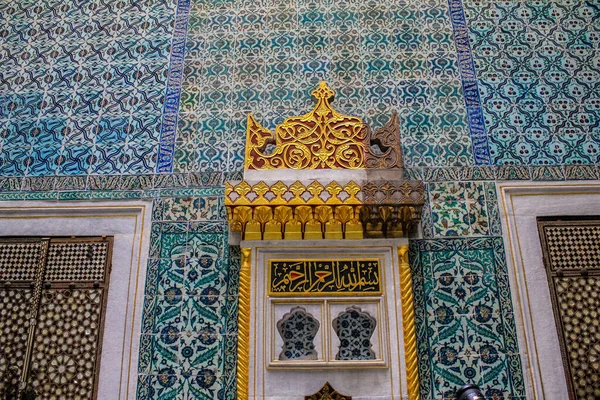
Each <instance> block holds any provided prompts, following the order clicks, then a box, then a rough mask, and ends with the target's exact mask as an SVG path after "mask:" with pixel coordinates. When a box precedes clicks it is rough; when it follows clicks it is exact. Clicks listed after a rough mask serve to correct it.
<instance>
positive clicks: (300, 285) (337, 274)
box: [269, 259, 381, 296]
mask: <svg viewBox="0 0 600 400" xmlns="http://www.w3.org/2000/svg"><path fill="white" fill-rule="evenodd" d="M379 294H381V270H380V260H379V259H364V260H355V259H353V260H350V259H345V260H344V259H333V260H331V259H330V260H326V259H325V260H314V259H313V260H297V259H296V260H270V262H269V295H271V296H319V295H352V296H361V295H363V296H372V295H379Z"/></svg>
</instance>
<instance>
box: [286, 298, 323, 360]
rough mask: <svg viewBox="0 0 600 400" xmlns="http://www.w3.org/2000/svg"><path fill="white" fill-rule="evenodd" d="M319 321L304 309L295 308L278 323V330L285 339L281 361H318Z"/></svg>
mask: <svg viewBox="0 0 600 400" xmlns="http://www.w3.org/2000/svg"><path fill="white" fill-rule="evenodd" d="M319 325H320V324H319V321H317V320H316V318H315V317H313V316H312V315H310V313H308V312H307V311H306V309H305V308H303V307H294V308H292V309H291V310H290V312H289V313H287V314H285V315H284V316H283V318H282V319H281V320H279V322H277V330H278V331H279V334H280V335H281V337H282V338H283V349H282V351H281V353H280V354H279V359H280V360H316V359H317V357H318V355H317V352H316V350H315V344H314V340H315V336H316V335H317V332H318V331H319Z"/></svg>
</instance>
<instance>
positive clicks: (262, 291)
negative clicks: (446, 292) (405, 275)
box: [240, 239, 408, 400]
mask: <svg viewBox="0 0 600 400" xmlns="http://www.w3.org/2000/svg"><path fill="white" fill-rule="evenodd" d="M407 244H408V240H407V239H368V240H283V241H242V242H241V243H240V245H241V247H247V248H251V249H252V256H251V257H252V258H251V271H252V276H251V284H250V286H251V287H250V290H251V302H250V338H249V347H250V357H249V360H250V365H249V377H248V378H249V382H248V383H249V393H248V398H249V399H260V400H284V399H285V400H301V399H304V396H305V395H308V394H312V393H316V392H317V391H318V390H320V389H321V387H322V386H323V384H324V383H325V381H329V383H330V384H331V385H332V386H333V387H334V388H335V389H336V390H338V392H340V393H342V394H346V395H349V396H352V398H353V399H355V400H396V399H405V398H406V397H407V396H408V391H407V381H406V355H405V352H404V335H403V326H402V306H401V302H400V280H399V261H398V254H397V246H401V245H407ZM340 252H343V254H350V253H351V254H360V256H361V257H364V256H367V257H382V259H383V260H384V261H385V266H384V268H383V269H382V270H383V273H384V275H385V277H384V288H385V289H384V290H385V292H386V294H385V295H384V296H382V297H383V303H382V304H383V307H384V308H385V309H386V310H387V314H386V311H383V314H384V315H387V320H386V324H387V328H388V329H389V332H388V333H387V335H386V338H385V340H386V341H387V343H386V344H385V347H386V348H387V350H386V351H387V352H388V353H387V360H388V361H387V366H385V365H383V366H382V365H379V366H375V365H373V366H371V367H366V364H367V363H368V361H367V362H364V361H361V362H359V363H360V364H358V365H356V366H355V367H354V368H350V367H347V368H345V369H341V368H339V369H317V368H315V367H310V368H308V369H293V370H291V369H276V370H274V369H270V368H269V367H268V364H269V358H270V355H269V353H270V350H269V344H268V343H267V341H266V340H261V338H265V337H266V336H267V331H268V328H267V326H268V325H269V324H268V323H267V321H266V320H265V317H266V315H267V313H268V311H267V309H268V307H269V305H270V302H269V300H270V299H269V297H268V296H267V292H266V285H267V274H266V271H265V267H264V266H265V264H264V263H265V260H266V259H267V258H269V257H270V256H273V255H275V256H276V257H280V256H281V255H282V254H287V255H289V256H290V257H294V258H297V257H298V256H299V255H302V254H307V253H311V254H319V255H324V256H327V255H331V254H340ZM340 300H341V299H340ZM365 300H366V299H365ZM260 342H262V343H260ZM361 364H362V365H363V366H362V367H361Z"/></svg>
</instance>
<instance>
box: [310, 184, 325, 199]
mask: <svg viewBox="0 0 600 400" xmlns="http://www.w3.org/2000/svg"><path fill="white" fill-rule="evenodd" d="M324 189H325V188H324V187H323V185H321V184H320V183H319V181H313V182H312V183H311V184H310V185H308V186H307V187H306V190H308V192H309V193H310V194H311V195H312V197H311V198H310V200H308V202H307V203H308V204H323V203H324V201H323V199H321V198H320V197H319V195H320V194H321V193H322V192H323V190H324Z"/></svg>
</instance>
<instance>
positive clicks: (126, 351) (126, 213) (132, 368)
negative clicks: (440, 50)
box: [0, 200, 152, 400]
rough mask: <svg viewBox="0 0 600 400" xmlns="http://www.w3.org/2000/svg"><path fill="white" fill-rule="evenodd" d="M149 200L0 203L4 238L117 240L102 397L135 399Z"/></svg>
mask: <svg viewBox="0 0 600 400" xmlns="http://www.w3.org/2000/svg"><path fill="white" fill-rule="evenodd" d="M151 210H152V202H150V201H126V200H124V201H101V202H91V201H88V202H79V201H61V202H51V201H6V202H0V236H44V237H52V236H101V235H107V236H113V237H114V247H113V255H112V271H111V275H110V282H109V287H108V301H107V310H106V320H105V323H104V332H103V339H102V355H101V358H100V376H99V381H98V399H106V400H114V399H131V400H133V399H135V393H136V386H137V365H138V356H139V355H138V353H139V341H140V334H141V322H142V321H141V319H142V307H143V300H144V283H145V280H146V263H147V257H148V245H149V237H150V218H151Z"/></svg>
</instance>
